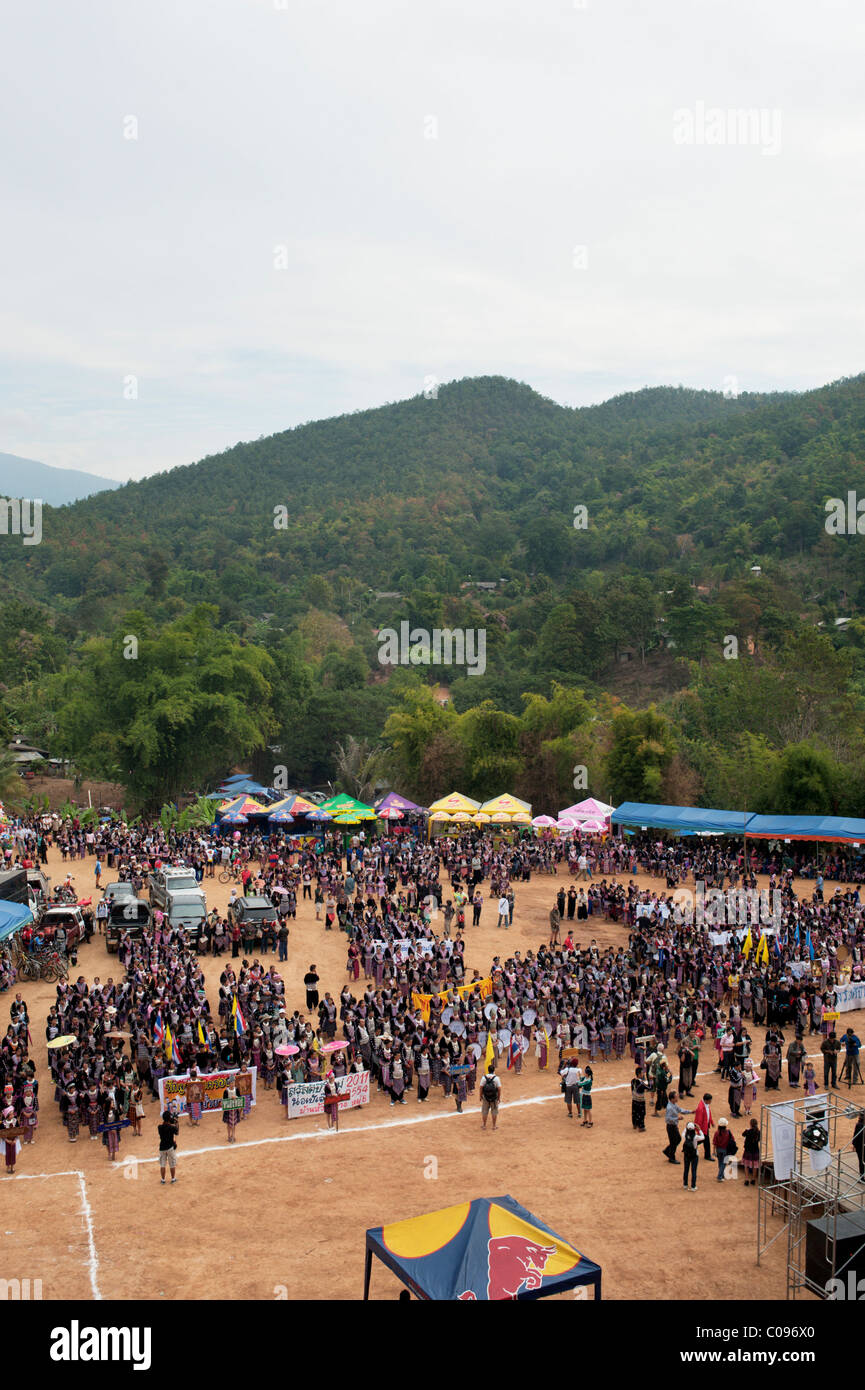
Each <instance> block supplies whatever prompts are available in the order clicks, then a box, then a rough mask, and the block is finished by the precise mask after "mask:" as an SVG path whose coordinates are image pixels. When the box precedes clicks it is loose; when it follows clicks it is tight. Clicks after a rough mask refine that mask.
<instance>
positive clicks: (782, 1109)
mask: <svg viewBox="0 0 865 1390" xmlns="http://www.w3.org/2000/svg"><path fill="white" fill-rule="evenodd" d="M862 1109H863V1107H862V1105H861V1104H860V1105H855V1104H851V1103H850V1102H849V1101H846V1100H844V1099H843V1098H842V1097H841V1096H840V1095H839V1094H837V1093H836V1092H829V1093H828V1094H826V1093H822V1094H819V1095H816V1096H801V1097H799V1098H797V1099H795V1100H788V1101H781V1102H778V1103H776V1104H774V1105H763V1106H762V1107H761V1112H760V1173H759V1181H758V1185H757V1263H758V1264H759V1263H760V1260H761V1257H762V1256H763V1255H764V1254H765V1252H766V1251H767V1250H768V1249H769V1248H770V1246H772V1245H774V1244H775V1242H776V1241H777V1240H779V1239H782V1238H785V1239H786V1249H787V1297H788V1299H795V1298H797V1297H798V1296H799V1295H800V1294H802V1293H804V1292H806V1291H807V1292H810V1293H814V1294H817V1295H818V1297H820V1298H825V1297H826V1287H825V1281H824V1282H823V1283H819V1282H817V1281H815V1280H814V1279H813V1278H811V1277H809V1274H808V1271H807V1249H806V1245H807V1237H808V1223H809V1222H811V1221H817V1220H821V1219H822V1220H823V1221H824V1222H825V1229H824V1230H821V1231H820V1233H819V1236H818V1237H817V1239H819V1241H821V1242H822V1244H821V1246H820V1254H821V1255H822V1259H823V1264H824V1268H825V1269H828V1271H829V1277H830V1278H833V1279H834V1278H841V1279H843V1278H844V1277H845V1275H846V1271H847V1270H848V1268H850V1267H851V1266H852V1267H853V1268H856V1267H857V1262H858V1267H860V1268H861V1267H863V1265H865V1229H863V1232H862V1240H861V1243H857V1245H856V1248H855V1250H854V1251H853V1253H852V1254H850V1253H848V1254H847V1255H846V1257H845V1258H843V1259H842V1258H841V1255H840V1253H839V1250H838V1224H839V1220H841V1221H843V1219H844V1218H845V1217H847V1216H849V1215H850V1214H851V1213H861V1214H862V1215H863V1219H865V1182H862V1181H860V1176H859V1161H858V1158H857V1156H856V1154H855V1153H854V1152H853V1151H852V1149H851V1148H850V1138H849V1135H848V1134H847V1130H846V1126H847V1125H848V1124H849V1123H850V1121H852V1120H855V1119H856V1117H857V1116H858V1115H859V1114H860V1113H861V1112H862ZM815 1122H817V1123H819V1124H821V1125H822V1126H823V1128H824V1129H825V1130H826V1133H827V1135H828V1143H827V1145H826V1147H825V1148H824V1149H822V1150H820V1151H818V1152H815V1150H814V1149H813V1148H812V1147H810V1146H809V1144H808V1143H807V1142H805V1140H806V1131H807V1130H808V1128H809V1126H810V1125H813V1124H814V1123H815ZM842 1123H843V1125H844V1128H843V1129H842V1128H841V1127H840V1126H841V1125H842ZM776 1162H777V1168H778V1171H777V1172H776ZM813 1240H814V1237H812V1245H813Z"/></svg>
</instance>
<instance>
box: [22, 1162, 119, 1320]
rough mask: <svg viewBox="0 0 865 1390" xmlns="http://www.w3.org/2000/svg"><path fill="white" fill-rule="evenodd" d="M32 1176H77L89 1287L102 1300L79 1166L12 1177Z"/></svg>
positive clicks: (88, 1205)
mask: <svg viewBox="0 0 865 1390" xmlns="http://www.w3.org/2000/svg"><path fill="white" fill-rule="evenodd" d="M34 1178H77V1179H78V1189H79V1192H80V1195H81V1215H82V1216H83V1217H84V1225H85V1227H86V1229H87V1251H88V1254H87V1273H88V1275H89V1276H90V1289H91V1292H92V1294H93V1298H94V1300H95V1301H96V1302H101V1301H102V1294H101V1292H100V1289H99V1256H98V1254H97V1252H96V1238H95V1236H94V1232H93V1211H92V1209H91V1206H90V1202H89V1200H88V1197H87V1181H86V1179H85V1177H84V1174H83V1173H82V1172H81V1170H80V1169H79V1168H65V1169H63V1170H62V1171H60V1172H58V1173H16V1174H15V1177H14V1178H13V1179H12V1181H13V1182H15V1181H16V1180H17V1179H21V1181H23V1182H27V1181H28V1180H30V1181H32V1180H33V1179H34Z"/></svg>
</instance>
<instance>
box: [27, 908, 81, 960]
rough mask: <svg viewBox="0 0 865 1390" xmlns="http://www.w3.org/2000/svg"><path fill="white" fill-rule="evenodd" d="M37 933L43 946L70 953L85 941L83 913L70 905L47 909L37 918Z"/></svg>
mask: <svg viewBox="0 0 865 1390" xmlns="http://www.w3.org/2000/svg"><path fill="white" fill-rule="evenodd" d="M38 932H39V935H40V936H41V937H42V941H43V943H44V945H46V946H56V947H57V949H58V950H60V951H71V950H72V948H73V947H74V946H80V945H81V944H82V943H83V942H84V940H85V936H86V932H85V926H84V913H83V912H82V911H81V908H80V907H75V906H73V905H71V904H70V905H64V906H62V907H48V908H46V909H45V911H44V912H43V913H42V916H41V917H40V918H39V926H38ZM58 933H59V936H58Z"/></svg>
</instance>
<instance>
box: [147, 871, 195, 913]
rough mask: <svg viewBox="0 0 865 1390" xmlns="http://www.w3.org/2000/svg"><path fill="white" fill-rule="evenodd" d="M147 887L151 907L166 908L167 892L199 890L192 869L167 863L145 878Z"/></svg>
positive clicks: (164, 909)
mask: <svg viewBox="0 0 865 1390" xmlns="http://www.w3.org/2000/svg"><path fill="white" fill-rule="evenodd" d="M147 888H148V893H149V897H150V903H151V906H152V907H161V908H162V911H163V912H165V911H166V910H167V908H168V895H169V893H185V892H187V891H189V892H200V891H201V889H200V885H199V883H198V879H197V878H196V877H195V874H194V873H193V871H192V869H176V868H173V867H172V866H171V865H169V866H168V867H166V868H162V869H157V871H156V873H153V874H151V875H150V877H149V878H148V880H147Z"/></svg>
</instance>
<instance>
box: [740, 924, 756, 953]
mask: <svg viewBox="0 0 865 1390" xmlns="http://www.w3.org/2000/svg"><path fill="white" fill-rule="evenodd" d="M753 949H754V942H753V940H752V938H751V928H750V927H749V928H748V935H747V936H746V937H745V940H744V941H743V942H742V955H743V956H744V957H745V959H746V960H747V959H748V957H749V956H750V954H751V952H752V951H753Z"/></svg>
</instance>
